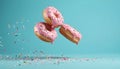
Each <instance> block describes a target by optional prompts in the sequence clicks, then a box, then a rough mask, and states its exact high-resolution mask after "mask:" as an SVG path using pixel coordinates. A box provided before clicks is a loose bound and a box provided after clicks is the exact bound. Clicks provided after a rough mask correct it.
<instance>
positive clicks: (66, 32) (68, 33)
mask: <svg viewBox="0 0 120 69" xmlns="http://www.w3.org/2000/svg"><path fill="white" fill-rule="evenodd" d="M59 32H60V33H61V34H62V35H63V36H65V37H66V38H67V39H69V40H70V41H72V42H73V43H76V44H78V42H79V41H80V39H81V37H82V35H81V34H80V33H79V32H78V31H77V30H75V29H74V28H72V27H71V26H70V25H67V24H63V25H62V26H61V27H60V29H59Z"/></svg>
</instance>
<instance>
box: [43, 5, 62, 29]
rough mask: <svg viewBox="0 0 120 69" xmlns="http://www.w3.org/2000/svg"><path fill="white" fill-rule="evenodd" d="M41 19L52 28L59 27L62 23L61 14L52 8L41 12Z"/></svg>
mask: <svg viewBox="0 0 120 69" xmlns="http://www.w3.org/2000/svg"><path fill="white" fill-rule="evenodd" d="M43 17H44V19H45V21H46V22H47V23H48V24H50V25H52V27H53V28H56V27H58V26H61V25H62V24H63V21H64V19H63V16H62V14H61V13H60V12H59V11H58V10H57V9H56V8H54V7H47V8H46V9H45V10H44V11H43Z"/></svg>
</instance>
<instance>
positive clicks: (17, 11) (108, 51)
mask: <svg viewBox="0 0 120 69" xmlns="http://www.w3.org/2000/svg"><path fill="white" fill-rule="evenodd" d="M48 6H54V7H56V8H57V9H58V10H59V11H60V12H61V13H62V14H63V17H64V20H65V23H66V24H69V25H71V26H72V27H74V28H75V29H77V30H78V31H79V32H81V34H82V36H83V37H82V39H81V41H80V42H79V44H78V45H76V44H74V43H72V42H70V41H69V40H67V39H66V38H64V37H63V36H62V35H61V34H60V33H59V28H57V29H56V30H57V33H58V37H57V39H56V40H55V41H54V43H53V44H51V43H47V42H43V41H41V40H40V39H38V38H37V37H36V36H35V34H34V32H33V27H34V26H35V24H36V23H38V22H43V21H44V19H43V16H42V12H43V10H44V9H45V8H46V7H48ZM16 30H17V32H16ZM36 51H39V52H37V53H40V51H43V52H44V53H45V54H47V55H55V56H60V55H64V56H70V57H73V58H74V57H83V58H84V57H85V58H86V57H88V58H91V57H92V58H96V57H98V58H100V60H99V59H98V60H96V61H95V62H92V61H86V62H84V61H83V62H82V61H80V62H79V60H78V61H77V60H76V61H73V62H72V61H71V62H69V61H66V63H60V64H58V65H57V64H51V63H49V64H40V63H39V61H38V62H33V63H31V64H29V63H28V64H27V63H24V62H21V61H19V60H16V61H7V60H0V69H33V68H35V69H40V68H41V69H74V68H75V69H80V68H81V69H120V0H0V58H1V56H3V55H10V56H12V55H16V54H17V55H18V54H22V55H26V54H27V55H28V54H29V55H30V56H32V55H34V52H36ZM101 57H102V58H103V59H101ZM46 61H47V60H46ZM53 61H54V60H53ZM25 62H27V61H25Z"/></svg>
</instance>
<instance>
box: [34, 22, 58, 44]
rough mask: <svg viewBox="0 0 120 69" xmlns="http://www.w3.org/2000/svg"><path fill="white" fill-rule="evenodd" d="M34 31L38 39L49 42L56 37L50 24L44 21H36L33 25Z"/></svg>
mask: <svg viewBox="0 0 120 69" xmlns="http://www.w3.org/2000/svg"><path fill="white" fill-rule="evenodd" d="M34 33H35V34H36V36H37V37H38V38H39V39H41V40H43V41H46V42H51V43H53V41H54V40H55V39H56V37H57V32H56V31H55V30H54V29H52V28H51V25H48V24H47V23H45V22H39V23H37V24H36V25H35V26H34Z"/></svg>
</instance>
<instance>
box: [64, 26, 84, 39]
mask: <svg viewBox="0 0 120 69" xmlns="http://www.w3.org/2000/svg"><path fill="white" fill-rule="evenodd" d="M62 27H63V28H65V30H69V31H70V32H71V33H72V35H73V38H75V37H77V38H79V39H81V38H82V35H81V34H80V33H79V32H78V31H77V30H75V29H74V28H72V27H71V26H70V25H67V24H63V25H62Z"/></svg>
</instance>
